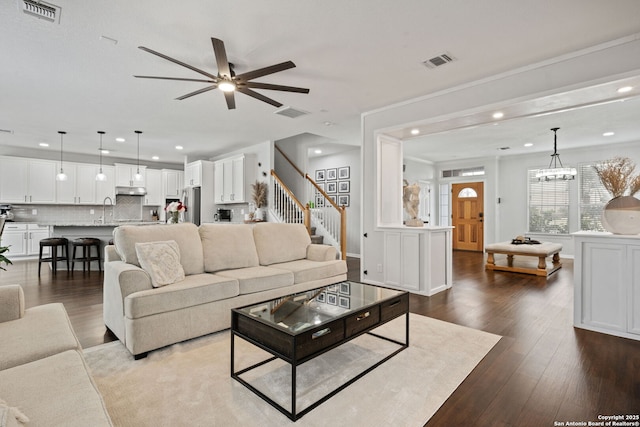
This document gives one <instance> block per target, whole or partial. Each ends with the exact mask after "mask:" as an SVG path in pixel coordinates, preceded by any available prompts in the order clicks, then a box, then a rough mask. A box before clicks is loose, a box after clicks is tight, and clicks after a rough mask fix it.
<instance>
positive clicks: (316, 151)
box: [313, 148, 322, 154]
mask: <svg viewBox="0 0 640 427" xmlns="http://www.w3.org/2000/svg"><path fill="white" fill-rule="evenodd" d="M313 152H314V153H316V154H322V150H321V149H319V148H316V149H315V150H313Z"/></svg>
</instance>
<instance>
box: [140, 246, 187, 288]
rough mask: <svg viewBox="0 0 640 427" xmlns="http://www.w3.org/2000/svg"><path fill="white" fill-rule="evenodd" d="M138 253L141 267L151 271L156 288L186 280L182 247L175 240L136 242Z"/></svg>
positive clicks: (152, 283)
mask: <svg viewBox="0 0 640 427" xmlns="http://www.w3.org/2000/svg"><path fill="white" fill-rule="evenodd" d="M136 255H137V257H138V261H139V262H140V267H142V269H143V270H144V271H146V272H147V273H149V276H150V277H151V285H152V286H153V287H154V288H158V287H160V286H166V285H170V284H172V283H175V282H179V281H180V280H184V269H183V268H182V265H181V264H180V248H179V247H178V243H176V241H175V240H167V241H165V242H148V243H136Z"/></svg>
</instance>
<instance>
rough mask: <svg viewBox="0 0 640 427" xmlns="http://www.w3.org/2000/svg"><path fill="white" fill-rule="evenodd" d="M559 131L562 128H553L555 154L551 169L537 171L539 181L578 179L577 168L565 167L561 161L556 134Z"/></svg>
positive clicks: (550, 163) (550, 164)
mask: <svg viewBox="0 0 640 427" xmlns="http://www.w3.org/2000/svg"><path fill="white" fill-rule="evenodd" d="M558 129H560V128H551V130H552V131H553V154H552V155H551V162H549V167H548V168H547V169H538V170H537V171H536V178H538V181H570V180H572V179H576V174H577V172H576V168H568V167H564V166H563V165H562V161H561V160H560V154H558V148H557V143H558V141H557V134H556V133H557V132H558Z"/></svg>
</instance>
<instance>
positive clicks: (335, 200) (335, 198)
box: [329, 196, 338, 205]
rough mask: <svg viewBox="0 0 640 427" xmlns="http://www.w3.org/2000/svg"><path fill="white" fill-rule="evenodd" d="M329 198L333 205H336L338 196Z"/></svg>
mask: <svg viewBox="0 0 640 427" xmlns="http://www.w3.org/2000/svg"><path fill="white" fill-rule="evenodd" d="M329 197H330V198H331V200H333V203H335V204H336V205H337V204H338V196H329Z"/></svg>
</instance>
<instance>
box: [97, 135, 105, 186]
mask: <svg viewBox="0 0 640 427" xmlns="http://www.w3.org/2000/svg"><path fill="white" fill-rule="evenodd" d="M98 134H99V135H100V148H99V150H100V172H98V174H97V175H96V181H106V180H107V175H105V174H104V173H102V135H104V131H102V130H99V131H98Z"/></svg>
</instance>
